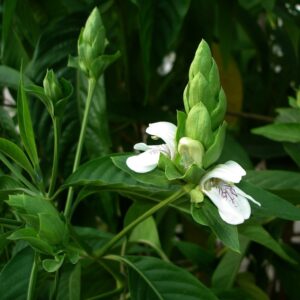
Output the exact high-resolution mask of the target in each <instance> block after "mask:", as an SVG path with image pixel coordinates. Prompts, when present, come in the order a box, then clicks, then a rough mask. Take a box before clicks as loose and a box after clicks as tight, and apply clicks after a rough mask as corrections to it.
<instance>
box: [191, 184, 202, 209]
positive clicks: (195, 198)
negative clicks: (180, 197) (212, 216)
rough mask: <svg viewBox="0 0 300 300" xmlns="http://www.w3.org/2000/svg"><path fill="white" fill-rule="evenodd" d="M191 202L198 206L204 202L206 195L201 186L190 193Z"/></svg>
mask: <svg viewBox="0 0 300 300" xmlns="http://www.w3.org/2000/svg"><path fill="white" fill-rule="evenodd" d="M190 197H191V202H192V203H195V204H198V203H201V202H202V201H203V200H204V195H203V193H202V191H201V188H200V186H199V185H197V187H195V188H194V189H193V190H191V191H190Z"/></svg>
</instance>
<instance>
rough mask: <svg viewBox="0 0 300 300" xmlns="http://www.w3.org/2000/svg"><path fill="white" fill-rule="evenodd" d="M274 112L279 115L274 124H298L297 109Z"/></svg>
mask: <svg viewBox="0 0 300 300" xmlns="http://www.w3.org/2000/svg"><path fill="white" fill-rule="evenodd" d="M276 111H277V112H278V114H279V115H278V116H277V117H276V119H275V122H276V123H298V124H299V123H300V109H299V108H278V109H276Z"/></svg>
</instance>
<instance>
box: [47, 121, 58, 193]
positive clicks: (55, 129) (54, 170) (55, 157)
mask: <svg viewBox="0 0 300 300" xmlns="http://www.w3.org/2000/svg"><path fill="white" fill-rule="evenodd" d="M53 132H54V146H53V148H54V154H53V165H52V175H51V182H50V187H49V191H48V196H49V197H51V196H52V194H53V192H54V188H55V182H56V177H57V169H58V145H59V133H60V124H59V121H58V120H57V119H56V118H55V117H53Z"/></svg>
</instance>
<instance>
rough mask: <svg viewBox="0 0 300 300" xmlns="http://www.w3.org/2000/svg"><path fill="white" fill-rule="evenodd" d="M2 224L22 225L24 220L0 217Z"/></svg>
mask: <svg viewBox="0 0 300 300" xmlns="http://www.w3.org/2000/svg"><path fill="white" fill-rule="evenodd" d="M0 224H1V225H3V226H6V225H7V226H16V227H17V226H21V225H23V222H20V221H17V220H12V219H6V218H0Z"/></svg>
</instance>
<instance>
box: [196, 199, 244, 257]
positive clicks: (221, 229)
mask: <svg viewBox="0 0 300 300" xmlns="http://www.w3.org/2000/svg"><path fill="white" fill-rule="evenodd" d="M191 214H192V217H193V219H194V220H195V221H196V222H197V223H199V224H201V225H206V226H209V227H210V229H211V230H212V231H213V232H214V234H215V235H216V236H217V237H218V238H219V239H220V240H221V241H222V242H223V243H224V245H225V246H227V247H229V248H231V249H232V250H234V251H236V252H239V251H240V245H239V238H238V232H237V227H236V226H234V225H230V224H227V223H225V222H224V221H223V220H222V219H221V217H220V216H219V213H218V210H217V208H216V207H215V206H214V205H213V204H212V203H211V202H210V200H208V199H207V198H206V199H204V201H203V202H202V203H201V204H200V205H199V207H196V206H195V205H192V206H191Z"/></svg>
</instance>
